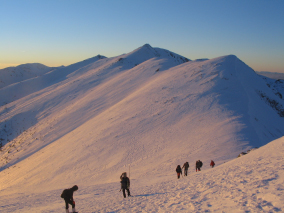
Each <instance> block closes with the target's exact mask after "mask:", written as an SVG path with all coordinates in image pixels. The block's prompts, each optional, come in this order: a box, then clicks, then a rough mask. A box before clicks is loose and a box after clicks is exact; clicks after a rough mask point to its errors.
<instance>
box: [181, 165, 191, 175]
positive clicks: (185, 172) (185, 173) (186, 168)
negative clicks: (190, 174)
mask: <svg viewBox="0 0 284 213" xmlns="http://www.w3.org/2000/svg"><path fill="white" fill-rule="evenodd" d="M181 168H182V169H183V168H184V176H187V170H188V168H189V163H188V162H185V163H184V164H183V166H182V167H181Z"/></svg>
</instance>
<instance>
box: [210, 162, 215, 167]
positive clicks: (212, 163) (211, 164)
mask: <svg viewBox="0 0 284 213" xmlns="http://www.w3.org/2000/svg"><path fill="white" fill-rule="evenodd" d="M210 166H211V167H212V168H213V167H214V166H215V162H214V161H213V160H211V163H210Z"/></svg>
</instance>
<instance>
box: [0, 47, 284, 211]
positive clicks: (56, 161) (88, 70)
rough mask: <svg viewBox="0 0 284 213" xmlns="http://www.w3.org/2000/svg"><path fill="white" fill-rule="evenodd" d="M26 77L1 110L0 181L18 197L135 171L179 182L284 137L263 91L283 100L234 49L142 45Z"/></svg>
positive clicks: (113, 179) (113, 181)
mask: <svg viewBox="0 0 284 213" xmlns="http://www.w3.org/2000/svg"><path fill="white" fill-rule="evenodd" d="M26 82H27V84H23V83H26ZM19 84H22V86H23V87H22V89H21V90H20V91H21V92H22V91H23V92H22V94H21V95H20V97H19V98H14V99H13V98H12V99H11V98H10V96H12V97H13V96H14V95H16V94H18V93H19V89H18V88H19V87H17V85H18V84H14V85H10V86H8V87H5V88H3V89H1V90H0V92H1V93H0V95H1V98H2V99H3V100H5V102H6V103H7V104H5V105H3V106H2V107H0V121H1V123H0V128H1V130H2V131H1V134H0V138H1V142H2V143H3V145H4V147H2V150H3V151H2V152H0V159H1V162H0V163H1V164H0V166H1V172H0V183H1V184H0V187H1V191H2V193H3V194H11V196H12V197H13V196H14V197H17V196H18V193H19V192H22V191H25V192H26V193H28V194H31V193H39V194H40V193H43V192H47V193H49V194H50V195H51V194H52V193H55V192H56V193H57V192H58V191H59V190H60V189H62V187H63V188H64V187H70V185H74V184H75V183H76V184H78V185H79V186H80V187H82V189H83V192H86V193H91V194H92V192H91V191H88V188H91V189H92V190H97V189H99V188H102V190H104V189H105V188H104V187H105V186H116V187H117V181H118V180H117V179H118V177H119V176H120V174H121V172H123V171H127V170H128V169H129V168H131V178H132V179H133V180H134V181H137V182H138V183H141V184H142V182H143V181H142V180H143V178H144V177H148V178H149V179H153V181H154V182H157V183H158V182H159V181H160V179H163V178H164V177H165V178H166V180H169V179H172V178H173V175H174V174H173V173H174V171H175V167H176V165H177V164H181V163H183V162H185V161H188V162H190V167H191V168H193V167H194V163H195V161H196V160H197V159H201V160H202V161H203V162H206V164H207V162H210V160H211V159H214V160H215V162H216V164H217V165H220V164H222V163H224V162H227V161H229V160H232V159H234V158H236V157H237V156H238V154H239V153H240V152H242V151H247V150H248V149H250V148H252V147H260V146H263V145H265V144H267V143H268V142H270V141H272V140H274V139H277V138H279V137H282V136H283V134H284V119H283V117H281V116H280V115H279V110H280V111H281V107H280V108H275V107H272V106H271V104H269V103H268V102H267V99H264V98H263V95H265V97H267V98H269V100H273V101H274V102H275V103H278V105H277V106H284V102H283V99H281V98H280V97H279V96H277V95H275V94H274V92H273V91H272V90H271V88H269V87H267V85H266V82H265V81H264V80H263V79H262V78H261V77H260V76H259V75H257V74H256V73H255V72H254V71H253V70H252V69H251V68H250V67H248V66H247V65H246V64H245V63H244V62H242V61H241V60H240V59H238V58H237V57H236V56H234V55H229V56H222V57H219V58H215V59H211V60H201V61H200V60H198V61H190V60H188V59H186V58H184V57H182V56H179V55H178V54H175V53H172V52H170V51H168V50H163V49H160V48H152V47H151V46H150V45H144V46H142V47H140V48H138V49H136V50H134V51H132V52H131V53H128V54H124V55H120V56H117V57H113V58H105V57H102V56H97V57H95V58H93V59H90V60H86V61H83V62H79V63H76V64H74V65H70V66H67V67H64V68H60V69H57V70H55V71H53V72H49V73H47V74H45V75H42V76H41V77H38V78H33V79H30V80H27V81H24V82H21V83H19ZM28 86H29V87H28ZM25 90H27V92H25ZM3 91H5V92H3ZM7 94H9V95H7ZM250 154H252V153H250ZM244 157H246V156H244ZM205 168H206V167H205ZM157 177H160V179H159V178H158V179H157ZM167 178H169V179H167ZM141 181H142V182H141ZM143 184H146V183H143ZM150 184H151V183H150ZM160 184H162V185H163V184H164V182H163V183H162V182H160ZM146 185H147V184H146ZM165 187H166V188H168V186H165ZM169 187H170V186H169ZM205 188H206V187H205ZM217 188H218V187H217ZM154 189H156V188H154ZM172 190H174V189H172ZM83 192H82V193H83ZM141 193H142V192H141ZM153 193H154V194H155V192H153ZM163 193H164V194H165V195H166V192H163ZM173 193H174V191H173ZM81 195H82V196H83V194H81ZM104 196H106V197H104V198H102V199H108V198H109V195H104ZM34 199H36V198H34ZM142 199H144V198H143V197H142ZM101 202H102V203H103V202H104V201H103V200H102V201H101ZM115 202H118V201H115ZM137 202H139V200H138V201H137ZM200 202H202V200H201V201H200ZM56 205H57V204H56ZM102 205H103V204H102ZM117 205H119V204H117ZM135 205H136V206H137V203H136V204H135ZM210 205H211V204H210ZM138 206H139V205H138ZM193 206H195V204H193ZM0 208H1V207H0ZM8 208H9V207H8ZM52 208H55V209H56V208H57V209H58V208H59V207H58V206H56V207H55V206H54V207H52ZM98 208H99V207H98ZM133 208H134V207H133ZM139 208H142V209H143V207H142V206H140V207H139ZM187 208H189V206H187ZM277 208H278V207H277ZM279 208H280V207H279ZM11 209H13V208H11ZM92 209H93V207H92V206H91V207H90V208H89V209H88V208H87V210H86V212H90V211H95V210H92ZM0 210H1V209H0ZM14 210H15V209H14ZM45 210H46V209H45ZM172 210H173V209H172ZM46 211H48V210H46ZM100 211H102V212H105V211H108V210H106V209H101V210H100ZM121 211H127V210H126V209H122V210H121ZM134 211H139V210H138V209H136V210H134ZM145 211H147V210H145ZM153 211H156V210H153ZM173 211H174V210H173ZM185 211H186V209H185ZM200 211H201V210H200Z"/></svg>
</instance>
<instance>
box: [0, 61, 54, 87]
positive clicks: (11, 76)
mask: <svg viewBox="0 0 284 213" xmlns="http://www.w3.org/2000/svg"><path fill="white" fill-rule="evenodd" d="M53 69H55V68H53V67H47V66H45V65H43V64H39V63H34V64H22V65H19V66H17V67H7V68H4V69H0V89H1V88H3V87H6V86H8V85H10V84H14V83H17V82H20V81H24V80H27V79H30V78H35V77H37V76H41V75H43V74H45V73H47V72H49V71H51V70H53Z"/></svg>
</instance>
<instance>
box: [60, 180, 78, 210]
mask: <svg viewBox="0 0 284 213" xmlns="http://www.w3.org/2000/svg"><path fill="white" fill-rule="evenodd" d="M77 190H78V186H77V185H74V186H73V187H72V188H70V189H64V190H63V192H62V194H61V198H63V199H64V201H65V209H66V213H69V204H70V205H71V206H72V212H73V213H75V212H76V209H75V201H74V199H73V193H74V192H75V191H77Z"/></svg>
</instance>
